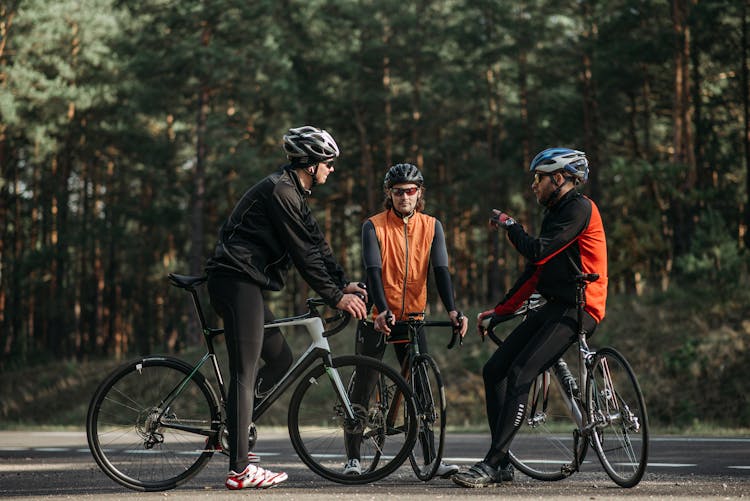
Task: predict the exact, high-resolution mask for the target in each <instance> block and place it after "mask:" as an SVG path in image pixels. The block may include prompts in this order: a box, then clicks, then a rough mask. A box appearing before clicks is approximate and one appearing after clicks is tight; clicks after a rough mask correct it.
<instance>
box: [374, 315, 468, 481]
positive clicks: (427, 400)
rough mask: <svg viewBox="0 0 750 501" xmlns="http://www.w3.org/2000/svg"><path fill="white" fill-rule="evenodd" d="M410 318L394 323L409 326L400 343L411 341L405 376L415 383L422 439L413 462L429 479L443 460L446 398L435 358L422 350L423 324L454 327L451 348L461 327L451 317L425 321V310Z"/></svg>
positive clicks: (421, 476)
mask: <svg viewBox="0 0 750 501" xmlns="http://www.w3.org/2000/svg"><path fill="white" fill-rule="evenodd" d="M408 317H409V318H408V319H407V320H402V321H398V322H396V323H395V324H394V325H396V326H399V325H404V326H405V327H406V336H407V337H406V339H404V340H401V341H400V342H408V343H409V351H408V356H407V357H406V358H405V359H404V363H403V366H402V368H401V375H402V376H403V377H404V379H406V381H407V382H408V383H409V384H410V385H411V388H412V391H413V392H414V401H415V403H416V406H417V419H418V424H419V432H418V436H417V438H418V440H417V441H416V443H415V444H414V448H413V449H412V451H411V453H410V454H409V461H410V462H411V466H412V469H413V470H414V474H415V475H416V476H417V478H418V479H420V480H423V481H425V482H426V481H428V480H431V479H432V478H433V477H434V476H435V473H436V472H437V469H438V468H439V467H440V462H441V461H442V460H443V448H444V446H445V425H446V401H445V387H444V386H443V378H442V376H441V375H440V369H438V366H437V363H436V362H435V359H434V358H432V357H431V356H430V355H429V354H427V353H421V352H420V350H419V344H420V338H421V336H422V332H423V331H422V327H450V328H451V329H453V337H452V338H451V341H450V343H449V344H448V348H449V349H450V348H453V346H455V343H456V340H457V339H458V338H459V332H460V329H456V328H455V326H454V325H453V324H452V323H451V322H450V321H449V320H439V321H433V320H429V321H428V320H425V319H424V314H423V313H409V314H408ZM460 318H462V316H461V317H460ZM459 323H460V319H459ZM387 341H388V342H394V341H395V342H399V341H398V340H395V339H390V338H387ZM461 344H463V339H461Z"/></svg>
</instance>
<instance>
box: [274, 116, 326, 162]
mask: <svg viewBox="0 0 750 501" xmlns="http://www.w3.org/2000/svg"><path fill="white" fill-rule="evenodd" d="M284 151H285V152H286V156H287V158H288V159H289V160H291V161H292V162H294V163H301V164H314V163H317V162H325V161H326V160H331V159H334V158H336V157H338V156H339V147H338V145H337V144H336V141H334V140H333V137H331V135H330V134H329V133H328V132H326V131H324V130H323V129H318V128H317V127H312V126H310V125H305V126H303V127H297V128H295V129H289V132H288V133H287V134H285V135H284Z"/></svg>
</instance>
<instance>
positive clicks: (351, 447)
mask: <svg viewBox="0 0 750 501" xmlns="http://www.w3.org/2000/svg"><path fill="white" fill-rule="evenodd" d="M406 329H407V327H406V326H404V325H400V326H396V327H394V328H392V330H391V335H393V336H394V337H395V336H398V335H400V336H402V337H403V336H405V335H406V332H405V331H406ZM421 329H422V330H423V328H421ZM419 341H420V343H419V352H420V353H427V341H426V339H425V336H424V333H422V335H421V336H420V337H419ZM388 344H389V343H387V342H386V340H385V336H383V333H381V332H378V331H376V330H375V329H374V327H373V324H372V323H370V322H360V323H359V325H358V326H357V340H356V344H355V347H354V351H355V353H356V354H357V355H365V356H368V357H372V358H376V359H378V360H382V359H383V355H385V349H386V347H387V346H388ZM393 349H394V350H395V352H396V358H397V359H398V363H399V364H401V365H402V366H403V364H404V361H405V360H406V359H407V357H408V356H409V343H393ZM399 372H401V371H400V370H399ZM377 379H378V374H377V372H375V371H372V370H363V371H360V372H357V375H356V376H355V377H354V381H353V383H352V385H353V386H352V389H351V392H350V395H349V398H350V400H351V402H352V403H353V404H355V405H359V406H361V407H362V408H364V409H367V408H368V403H369V400H370V394H371V393H372V390H373V389H374V388H375V383H376V382H377ZM429 438H430V439H431V437H429ZM430 441H431V440H430ZM422 442H423V443H422V447H423V449H425V448H426V447H428V445H427V444H426V443H425V442H424V441H422ZM344 443H345V446H346V451H347V455H348V458H349V459H354V458H356V459H359V458H360V445H361V443H362V434H361V433H348V432H345V433H344ZM425 457H428V456H427V454H425Z"/></svg>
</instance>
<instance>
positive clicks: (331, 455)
mask: <svg viewBox="0 0 750 501" xmlns="http://www.w3.org/2000/svg"><path fill="white" fill-rule="evenodd" d="M169 279H170V282H171V283H172V285H174V286H176V287H179V288H181V289H184V290H185V291H187V292H188V293H190V294H191V296H192V299H193V304H194V306H195V311H196V314H197V316H198V319H199V320H200V324H201V328H202V331H203V336H204V339H205V342H206V346H207V348H208V350H207V352H206V354H205V355H203V357H202V358H201V359H200V360H199V361H198V362H197V363H196V364H194V365H191V364H188V363H186V362H184V361H182V360H180V359H178V358H174V357H171V356H146V357H142V358H139V359H137V360H134V361H132V362H128V363H125V364H123V365H122V366H120V367H119V368H117V369H115V370H114V371H113V372H112V373H111V374H110V375H109V376H108V377H106V378H105V380H104V381H103V382H102V383H101V385H100V386H99V387H98V389H97V390H96V392H95V393H94V396H93V398H92V400H91V403H90V405H89V409H88V414H87V418H86V434H87V438H88V444H89V448H90V450H91V453H92V454H93V456H94V459H95V460H96V462H97V464H98V465H99V467H100V468H101V469H102V470H103V471H104V472H105V473H106V474H107V475H109V476H110V477H111V478H112V479H113V480H115V481H116V482H118V483H120V484H122V485H124V486H125V487H129V488H131V489H135V490H141V491H161V490H167V489H171V488H174V487H176V486H178V485H180V484H182V483H183V482H185V481H187V480H188V479H190V478H191V477H193V476H194V475H195V474H197V473H198V472H199V471H200V470H201V468H203V467H204V466H205V465H206V463H207V461H208V460H209V459H210V458H211V457H212V455H213V454H214V453H215V452H223V453H225V454H226V453H227V451H228V450H229V447H228V432H227V427H226V408H225V404H226V400H227V397H226V389H225V385H224V378H223V377H222V373H221V369H220V366H219V362H218V360H217V357H216V352H215V349H214V340H215V339H216V338H217V337H218V336H219V335H221V334H223V332H224V330H223V329H221V328H213V327H208V325H207V323H206V319H205V317H204V315H203V310H202V308H201V303H200V300H199V297H198V294H197V291H196V287H197V286H199V285H201V284H203V283H204V282H205V281H206V280H207V278H206V277H198V276H184V275H177V274H170V275H169ZM323 305H324V303H323V301H322V300H320V299H308V300H307V309H308V311H307V312H306V313H304V314H302V315H299V316H293V317H289V318H281V319H277V320H274V321H271V322H268V323H266V324H265V327H266V328H271V327H287V326H303V327H304V328H305V329H306V331H307V333H308V334H309V335H310V338H311V343H310V345H309V347H308V348H307V350H306V351H305V352H304V353H303V354H302V355H300V356H299V358H298V359H297V360H296V361H295V363H293V364H292V366H291V367H290V368H289V370H288V371H287V372H286V374H285V375H284V376H283V377H282V378H281V380H279V381H278V382H277V383H276V384H275V385H274V386H273V388H271V389H270V390H269V391H268V392H266V393H264V394H263V395H262V396H256V398H255V405H254V409H253V423H254V422H256V421H257V420H258V419H260V418H261V417H262V416H263V414H264V413H265V412H266V410H268V408H269V407H271V405H272V404H273V403H274V402H275V401H276V400H277V399H278V398H279V396H281V395H282V394H283V393H285V392H286V390H287V389H289V388H290V387H291V386H292V385H293V384H295V383H297V386H296V388H295V389H294V392H293V394H292V397H291V400H290V403H289V409H288V416H287V420H288V428H289V437H290V439H291V442H292V446H293V447H294V450H295V451H296V452H297V454H298V456H299V457H300V459H301V460H302V461H303V462H304V463H305V464H306V465H307V466H308V467H309V468H310V469H311V470H312V471H314V472H315V473H316V474H318V475H320V476H322V477H324V478H326V479H329V480H332V481H335V482H340V483H345V484H362V483H368V482H372V481H375V480H379V479H382V478H383V477H385V476H387V475H388V474H390V473H392V472H393V471H395V470H396V469H397V468H398V467H399V466H401V465H402V464H403V463H404V461H406V458H407V457H408V456H409V454H410V452H411V450H412V448H413V445H414V442H415V441H416V437H417V427H416V425H415V423H416V407H415V405H414V399H413V394H412V391H411V389H410V387H409V386H408V384H407V383H406V381H404V379H403V378H402V377H401V375H400V374H399V373H398V372H397V371H395V370H393V369H392V368H390V367H388V366H387V365H386V364H384V363H382V362H380V361H378V360H375V359H372V358H368V357H362V356H340V357H336V358H334V357H333V355H332V353H331V349H330V346H329V343H328V337H330V336H332V335H334V334H336V333H337V332H340V331H341V330H343V329H344V327H345V326H346V324H347V323H348V321H349V319H350V316H349V315H348V314H345V313H343V312H339V313H338V314H336V315H334V316H333V317H331V318H327V319H325V323H326V324H328V325H329V326H330V328H329V329H328V330H325V328H324V319H323V318H321V316H320V314H319V313H318V308H320V307H322V306H323ZM206 364H208V366H207V367H208V369H207V370H208V371H209V372H213V374H214V376H215V384H216V385H217V386H218V392H217V391H216V390H215V389H214V385H213V384H211V382H209V379H208V378H206V377H205V376H204V374H203V373H202V372H201V369H202V368H203V367H204V366H206ZM357 371H361V372H367V373H369V374H375V377H376V378H377V383H378V384H377V385H376V388H375V390H374V391H372V392H370V393H369V394H368V395H367V396H366V399H365V400H364V401H360V402H359V403H358V404H356V405H355V404H353V403H352V402H351V401H350V399H349V395H348V393H347V389H346V382H347V381H351V380H352V379H353V377H354V375H355V374H356V373H357ZM256 395H257V394H256ZM397 395H398V397H396V396H397ZM394 405H397V406H398V410H397V411H396V410H395V409H392V407H393V406H394ZM386 416H388V419H386ZM352 430H356V431H357V432H358V433H360V434H361V435H362V437H363V442H362V447H363V454H362V461H363V464H362V466H363V471H362V474H361V475H357V476H350V475H345V474H344V473H343V472H342V467H343V464H344V462H345V459H346V454H345V447H344V433H345V432H347V433H348V432H351V431H352ZM248 435H249V438H248V441H249V442H248V443H249V446H250V448H251V449H252V446H253V445H254V442H255V439H256V437H257V433H256V431H255V428H254V426H251V429H250V430H249V431H248Z"/></svg>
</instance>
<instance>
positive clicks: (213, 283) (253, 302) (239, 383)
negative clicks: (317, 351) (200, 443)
mask: <svg viewBox="0 0 750 501" xmlns="http://www.w3.org/2000/svg"><path fill="white" fill-rule="evenodd" d="M208 292H209V295H210V297H211V305H212V306H213V308H214V310H215V311H216V313H217V314H218V315H219V316H220V317H221V318H222V319H223V320H224V338H225V339H226V345H227V354H228V358H229V374H230V376H229V388H228V394H227V428H228V431H229V449H230V451H229V453H230V454H229V468H230V469H231V470H234V471H236V472H241V471H243V470H244V469H245V467H246V466H247V464H248V461H247V452H248V435H247V430H248V428H249V426H250V423H251V422H252V411H251V409H253V403H254V391H255V382H256V376H257V378H258V380H260V379H261V378H263V381H262V382H263V387H264V388H263V389H265V388H270V387H271V386H273V384H275V382H276V381H277V380H278V379H279V378H280V377H281V376H282V375H283V374H284V373H285V372H286V369H287V368H288V367H289V366H290V365H291V363H292V353H291V350H290V349H289V346H288V344H287V343H286V340H285V339H284V336H283V335H282V334H281V331H280V330H279V329H269V330H264V328H263V324H264V322H265V321H267V320H271V319H273V315H272V314H271V312H270V310H269V309H268V307H266V306H265V304H264V301H263V294H262V292H261V289H260V287H258V286H257V285H256V284H254V283H251V282H248V281H245V280H241V279H237V278H234V277H231V276H227V275H210V276H209V279H208ZM261 357H262V358H263V360H264V361H265V362H266V364H265V365H264V367H263V369H261V371H260V373H258V361H259V359H260V358H261ZM266 384H268V385H269V386H266Z"/></svg>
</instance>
